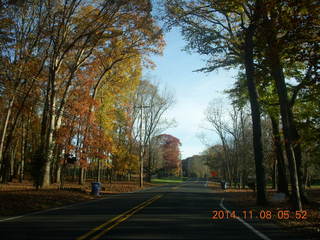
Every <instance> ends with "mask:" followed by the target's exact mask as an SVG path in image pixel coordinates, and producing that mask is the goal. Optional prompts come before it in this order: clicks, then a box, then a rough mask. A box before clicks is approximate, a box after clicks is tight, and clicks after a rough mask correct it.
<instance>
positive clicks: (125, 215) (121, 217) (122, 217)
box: [76, 195, 162, 240]
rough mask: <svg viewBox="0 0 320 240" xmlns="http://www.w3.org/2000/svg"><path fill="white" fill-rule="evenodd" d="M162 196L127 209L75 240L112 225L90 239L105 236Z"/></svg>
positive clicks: (80, 239)
mask: <svg viewBox="0 0 320 240" xmlns="http://www.w3.org/2000/svg"><path fill="white" fill-rule="evenodd" d="M161 197H162V195H156V196H154V197H153V198H151V199H148V200H146V201H144V202H142V203H140V204H139V205H137V206H135V207H133V208H131V209H129V210H128V211H126V212H124V213H122V214H120V215H118V216H116V217H114V218H112V219H110V220H109V221H107V222H105V223H103V224H101V225H99V226H97V227H95V228H94V229H92V230H91V231H89V232H87V233H86V234H84V235H82V236H80V237H78V238H77V239H76V240H84V239H86V238H88V237H89V236H91V235H93V234H94V233H96V232H97V231H99V230H100V229H102V228H104V227H106V226H107V225H109V224H112V223H114V222H115V223H114V224H113V225H111V226H110V227H108V228H107V229H105V230H103V231H102V232H101V233H100V234H98V235H97V236H95V237H94V238H92V239H98V237H101V236H102V235H103V234H105V233H106V232H108V231H110V230H111V229H112V228H114V227H115V226H117V225H118V224H119V223H121V222H123V221H124V220H126V219H127V218H129V217H130V216H132V215H133V214H134V213H136V212H137V211H139V210H141V209H143V208H145V207H146V206H148V205H150V204H151V203H153V202H154V201H156V200H158V199H159V198H161Z"/></svg>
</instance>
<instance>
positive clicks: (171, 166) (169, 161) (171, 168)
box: [157, 134, 181, 176]
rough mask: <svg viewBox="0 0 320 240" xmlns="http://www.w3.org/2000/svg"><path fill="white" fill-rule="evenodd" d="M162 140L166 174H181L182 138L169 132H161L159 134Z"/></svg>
mask: <svg viewBox="0 0 320 240" xmlns="http://www.w3.org/2000/svg"><path fill="white" fill-rule="evenodd" d="M157 138H158V139H159V141H160V146H161V152H162V157H163V160H164V169H163V172H164V175H166V176H170V175H175V176H180V174H181V158H180V150H179V146H180V145H181V143H180V140H179V139H178V138H176V137H174V136H172V135H169V134H161V135H159V136H157Z"/></svg>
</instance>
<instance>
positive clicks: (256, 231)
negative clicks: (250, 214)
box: [220, 198, 271, 240]
mask: <svg viewBox="0 0 320 240" xmlns="http://www.w3.org/2000/svg"><path fill="white" fill-rule="evenodd" d="M223 201H224V198H221V200H220V207H221V208H223V209H224V210H225V211H227V212H229V213H230V211H229V210H228V209H227V208H226V207H225V206H224V205H223ZM236 219H237V220H238V221H239V222H241V223H242V224H243V225H245V226H246V227H247V228H249V229H250V230H251V231H252V232H254V233H255V234H256V235H257V236H259V237H260V238H261V239H263V240H271V239H270V238H269V237H267V236H266V235H265V234H263V233H261V232H259V231H258V230H257V229H255V228H254V227H252V226H251V225H250V224H249V223H247V222H246V221H244V220H243V219H242V218H239V217H236Z"/></svg>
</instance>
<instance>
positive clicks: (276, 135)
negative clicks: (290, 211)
mask: <svg viewBox="0 0 320 240" xmlns="http://www.w3.org/2000/svg"><path fill="white" fill-rule="evenodd" d="M270 119H271V125H272V134H273V144H274V151H275V154H276V158H277V175H278V181H277V186H278V191H279V192H283V193H285V194H289V190H288V180H287V174H286V167H285V162H284V156H283V150H282V144H281V137H280V131H279V120H278V119H277V118H276V117H274V116H271V115H270Z"/></svg>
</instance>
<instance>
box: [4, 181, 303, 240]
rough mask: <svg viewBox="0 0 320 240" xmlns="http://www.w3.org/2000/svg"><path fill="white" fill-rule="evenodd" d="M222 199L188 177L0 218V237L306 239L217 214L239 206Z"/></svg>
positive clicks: (253, 221) (262, 222)
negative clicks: (30, 213)
mask: <svg viewBox="0 0 320 240" xmlns="http://www.w3.org/2000/svg"><path fill="white" fill-rule="evenodd" d="M222 198H223V194H217V193H213V191H212V190H210V189H209V188H208V187H207V186H206V182H205V181H188V182H185V183H182V184H178V185H170V186H161V187H156V188H152V189H148V190H145V191H141V192H135V193H127V194H119V195H114V196H110V197H107V198H104V199H99V200H95V201H92V202H89V203H82V204H76V205H72V206H68V207H65V208H60V209H56V210H50V211H44V212H40V213H36V214H32V215H28V216H24V217H19V218H15V219H10V220H5V221H3V220H0V239H1V240H7V239H8V240H9V239H12V240H23V239H30V240H36V239H41V240H45V239H61V240H62V239H68V240H85V239H92V240H96V239H112V240H116V239H137V240H138V239H139V240H142V239H148V240H151V239H168V240H175V239H194V240H202V239H210V240H211V239H264V240H269V239H290V240H293V239H302V238H301V236H299V237H296V235H292V234H289V233H287V232H285V231H283V230H282V229H280V228H279V227H277V226H276V225H274V224H273V223H272V222H269V221H267V220H259V219H247V220H246V221H245V222H244V221H242V222H241V221H239V220H238V219H235V218H226V217H224V218H222V219H215V220H214V219H212V211H214V210H222V209H223V208H222V206H223V207H225V208H227V209H229V210H234V209H233V208H232V206H229V205H228V203H227V202H226V203H223V202H222ZM221 204H223V205H221ZM303 239H308V237H304V238H303Z"/></svg>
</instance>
